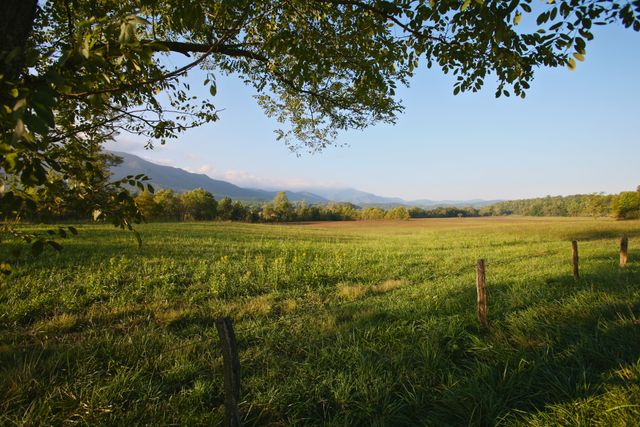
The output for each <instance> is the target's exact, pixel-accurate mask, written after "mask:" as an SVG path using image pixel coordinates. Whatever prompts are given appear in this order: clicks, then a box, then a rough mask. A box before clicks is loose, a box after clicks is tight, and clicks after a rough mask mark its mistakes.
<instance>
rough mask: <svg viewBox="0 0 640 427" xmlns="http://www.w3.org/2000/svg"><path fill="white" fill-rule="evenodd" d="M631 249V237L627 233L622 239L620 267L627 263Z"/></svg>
mask: <svg viewBox="0 0 640 427" xmlns="http://www.w3.org/2000/svg"><path fill="white" fill-rule="evenodd" d="M628 250H629V238H628V237H627V236H626V235H625V236H622V239H620V267H624V266H626V265H627V259H628V258H629V255H628Z"/></svg>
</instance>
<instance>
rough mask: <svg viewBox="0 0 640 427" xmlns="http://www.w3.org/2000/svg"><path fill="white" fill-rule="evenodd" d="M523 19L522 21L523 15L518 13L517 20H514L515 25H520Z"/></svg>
mask: <svg viewBox="0 0 640 427" xmlns="http://www.w3.org/2000/svg"><path fill="white" fill-rule="evenodd" d="M521 19H522V14H521V13H516V16H515V18H513V25H518V24H519V23H520V20H521Z"/></svg>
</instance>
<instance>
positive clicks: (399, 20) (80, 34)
mask: <svg viewBox="0 0 640 427" xmlns="http://www.w3.org/2000/svg"><path fill="white" fill-rule="evenodd" d="M531 3H532V1H531V0H511V1H482V0H475V1H471V0H437V1H434V0H430V1H426V0H416V1H408V0H392V1H391V0H272V1H262V2H255V1H251V0H234V1H227V0H217V1H216V0H206V1H205V0H194V1H190V2H185V1H183V0H102V1H100V2H97V1H93V0H73V1H71V0H69V1H65V0H60V1H46V2H44V1H43V2H40V3H39V2H38V1H37V0H3V1H2V2H0V75H1V76H2V77H1V78H0V138H1V140H0V170H2V171H4V174H5V176H4V177H3V178H2V183H0V184H2V185H3V188H4V190H3V192H2V203H1V204H0V209H1V212H0V215H2V216H5V217H7V216H12V215H13V216H14V217H15V216H16V215H17V213H16V212H17V211H19V210H20V207H21V206H24V205H25V204H31V205H34V204H42V203H50V202H51V200H50V199H38V198H35V197H34V196H33V194H34V191H33V189H39V188H42V187H48V189H47V191H48V192H50V193H52V192H53V191H55V190H57V189H60V188H61V187H60V186H55V185H51V182H52V181H56V180H63V181H66V180H67V179H69V178H72V179H79V180H81V179H83V175H82V173H79V171H81V170H82V169H83V168H85V167H86V165H88V164H92V163H93V160H94V159H95V158H96V156H97V155H98V154H97V153H98V152H99V150H100V147H101V144H102V143H103V142H104V141H105V140H107V139H109V138H112V137H113V135H115V134H117V133H118V132H133V133H135V134H140V135H144V136H146V137H148V144H149V146H153V144H156V143H157V142H160V143H164V142H165V141H166V140H168V139H171V138H175V137H177V136H178V135H179V134H180V133H181V132H182V131H184V130H185V129H188V128H190V127H194V126H199V125H201V124H203V123H207V122H211V121H215V120H218V114H217V113H218V110H217V108H216V107H215V106H214V104H213V103H212V102H211V100H210V99H202V100H200V101H197V100H194V98H193V96H192V94H191V93H190V91H189V86H188V84H187V83H186V82H185V81H184V77H185V76H186V75H187V74H188V72H189V71H190V70H192V69H193V68H196V67H199V68H201V69H203V70H205V71H206V73H207V75H208V76H207V78H206V79H205V81H204V84H205V85H208V86H210V88H211V96H212V97H214V96H215V93H216V90H217V89H216V80H215V78H216V75H219V74H235V75H238V76H239V77H240V78H241V79H242V80H243V81H244V82H246V83H247V84H248V85H250V86H252V87H253V88H254V89H255V91H256V94H257V100H258V102H259V104H260V105H261V106H262V107H263V108H264V110H265V112H266V114H267V115H269V116H272V117H274V118H275V119H276V120H277V121H278V122H280V123H284V126H283V127H282V129H280V130H277V135H278V137H279V138H281V139H283V140H284V141H285V142H286V143H287V144H289V145H290V146H291V147H293V148H301V147H306V148H307V149H309V150H318V149H322V148H323V147H325V146H327V145H329V144H332V143H333V142H334V141H335V137H336V135H337V134H338V132H340V131H345V130H349V129H362V128H365V127H367V126H370V125H373V124H376V123H380V122H390V123H393V122H394V121H395V119H396V117H397V115H398V114H399V113H400V112H401V111H402V106H401V104H400V103H399V101H398V100H397V98H396V97H395V91H396V88H397V85H398V84H400V85H404V84H407V83H408V81H409V78H410V77H411V76H412V75H413V73H414V72H415V70H416V68H417V67H418V66H421V65H422V64H424V65H425V66H427V67H433V66H437V67H440V68H441V69H442V70H443V71H444V72H445V73H453V74H454V75H456V80H455V83H454V84H453V92H454V93H455V94H457V93H460V92H464V91H477V90H480V89H481V88H482V86H483V85H484V82H485V79H486V78H487V77H489V76H491V78H492V79H496V80H497V86H496V88H495V89H496V95H497V96H502V95H504V96H510V95H511V94H512V93H513V94H514V95H517V96H522V97H524V96H525V92H526V90H527V89H528V88H529V85H530V82H531V81H532V79H533V77H534V70H535V69H536V68H538V67H540V66H546V67H557V66H564V65H567V66H569V67H570V68H574V67H575V64H576V62H575V61H576V60H583V59H584V55H585V54H586V44H587V42H588V41H590V40H592V39H593V34H592V31H591V28H592V26H593V25H596V24H611V23H622V24H623V25H624V26H625V27H627V28H633V29H634V30H635V31H638V30H640V2H639V1H638V0H634V1H621V0H620V1H619V0H562V1H556V2H553V1H552V2H547V3H546V4H540V5H539V6H538V5H537V6H536V7H535V10H534V9H533V8H532V6H531ZM533 18H535V21H536V24H535V25H527V26H525V25H521V26H520V25H519V24H520V22H521V21H526V20H533ZM169 53H176V54H182V55H185V56H186V58H187V59H186V62H185V63H184V64H183V65H181V66H179V67H177V68H171V67H170V66H169V65H167V64H169V63H170V62H174V61H166V56H167V54H169ZM161 98H162V99H163V100H166V101H161ZM96 173H99V174H102V176H107V174H106V172H105V171H103V170H99V169H98V170H96ZM14 178H15V179H14ZM143 178H144V177H142V176H140V177H129V178H127V181H125V183H128V181H134V185H135V186H137V187H139V186H144V182H143ZM16 180H17V184H18V185H12V186H7V185H6V184H7V183H14V182H16ZM112 187H114V188H116V187H119V185H118V183H112ZM85 190H86V187H83V186H79V187H78V188H76V189H75V190H74V191H76V192H77V193H78V194H77V195H78V196H80V197H82V196H85V195H86V194H88V193H86V194H85V193H83V191H85ZM114 191H116V193H118V196H117V197H115V198H109V197H105V198H102V199H101V200H102V202H103V203H104V204H101V205H99V206H96V210H95V211H96V212H99V214H98V217H99V218H103V219H105V220H110V221H113V222H114V224H116V225H118V226H121V227H125V228H131V223H132V221H134V222H135V220H139V215H138V213H137V212H136V211H135V204H134V203H133V201H132V198H131V197H130V195H128V193H127V192H126V191H124V190H123V191H120V190H119V189H117V188H116V189H115V190H114ZM62 196H65V193H63V194H62ZM62 196H58V197H62Z"/></svg>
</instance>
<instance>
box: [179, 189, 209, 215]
mask: <svg viewBox="0 0 640 427" xmlns="http://www.w3.org/2000/svg"><path fill="white" fill-rule="evenodd" d="M180 202H181V205H182V209H183V214H184V219H185V220H195V221H202V220H211V219H214V218H215V217H216V213H217V208H218V202H216V199H214V197H213V195H212V194H211V193H209V192H208V191H206V190H204V189H202V188H196V189H195V190H191V191H187V192H186V193H183V194H181V195H180Z"/></svg>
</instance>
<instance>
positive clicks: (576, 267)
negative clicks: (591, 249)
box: [571, 240, 580, 280]
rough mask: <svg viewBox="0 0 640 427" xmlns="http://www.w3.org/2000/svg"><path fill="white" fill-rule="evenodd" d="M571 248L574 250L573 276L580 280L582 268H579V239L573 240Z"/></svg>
mask: <svg viewBox="0 0 640 427" xmlns="http://www.w3.org/2000/svg"><path fill="white" fill-rule="evenodd" d="M571 248H572V250H573V278H574V279H576V280H578V279H579V278H580V268H579V265H578V263H579V260H578V241H577V240H572V241H571Z"/></svg>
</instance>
